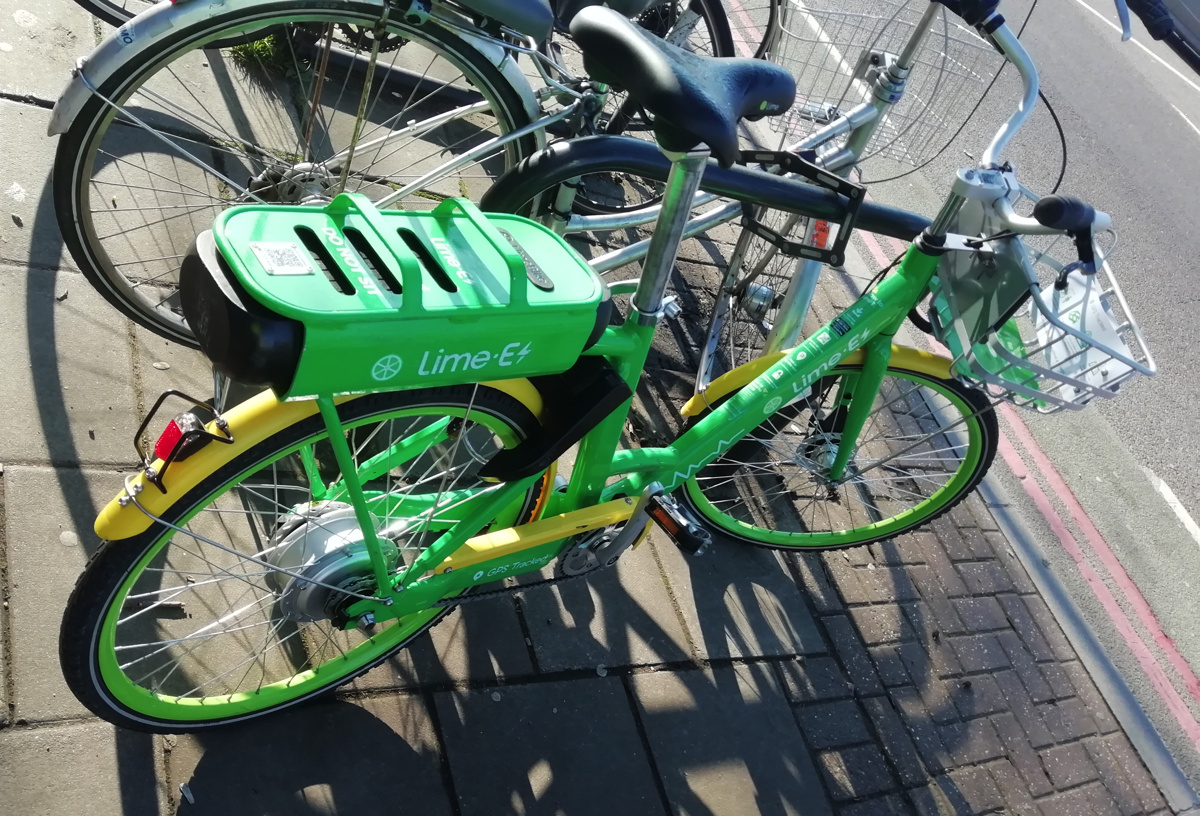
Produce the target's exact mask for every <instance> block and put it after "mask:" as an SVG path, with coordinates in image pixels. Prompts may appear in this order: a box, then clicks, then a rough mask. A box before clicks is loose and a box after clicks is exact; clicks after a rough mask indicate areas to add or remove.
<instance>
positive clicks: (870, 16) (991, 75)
mask: <svg viewBox="0 0 1200 816" xmlns="http://www.w3.org/2000/svg"><path fill="white" fill-rule="evenodd" d="M928 4H929V0H899V1H897V0H851V2H850V3H846V2H845V1H844V0H838V2H836V3H833V2H830V0H782V6H781V8H780V13H781V21H780V26H779V31H778V32H777V34H776V40H775V42H774V43H773V45H772V47H771V48H770V50H769V51H768V54H767V58H768V59H770V60H771V61H772V62H775V63H776V64H778V65H780V66H782V67H784V68H786V69H788V71H790V72H791V73H792V75H793V76H794V77H795V78H796V88H797V93H796V103H795V104H794V105H793V106H792V108H791V109H790V110H789V111H788V112H787V113H786V114H784V115H782V116H777V117H772V118H771V119H770V120H769V123H770V126H771V127H772V129H774V130H775V131H777V132H779V133H782V134H783V141H784V142H785V144H793V143H795V142H797V141H800V140H802V139H804V138H805V137H806V136H809V135H810V134H811V133H813V132H814V131H816V130H817V129H819V128H821V127H822V126H824V125H825V124H826V123H827V122H829V121H830V120H831V119H833V118H834V117H835V116H837V114H838V113H844V112H846V111H848V110H850V109H851V108H853V107H854V106H855V105H858V104H859V103H862V102H864V101H866V100H868V99H869V98H871V93H872V88H871V82H870V76H871V71H872V70H877V69H879V68H881V67H886V65H885V64H882V63H885V62H886V60H888V59H894V58H895V56H896V55H898V54H899V53H900V52H901V51H902V50H903V48H904V45H905V43H906V42H907V41H908V40H909V38H910V37H911V36H912V33H913V31H914V29H915V28H916V26H917V23H918V22H919V21H920V19H921V15H922V14H923V13H924V11H925V9H926V7H927V6H928ZM872 57H874V64H872ZM1003 65H1004V58H1003V56H1001V55H1000V54H999V53H998V52H997V51H996V50H995V49H994V48H992V47H991V45H989V44H988V43H987V42H986V41H984V40H983V39H982V38H981V37H980V36H979V35H978V34H976V33H975V31H974V29H971V28H969V27H967V26H966V25H965V24H964V23H963V22H962V21H961V20H960V19H959V18H958V17H956V16H955V15H954V14H952V13H949V12H947V11H946V10H945V9H944V8H943V9H942V10H941V16H940V18H939V19H937V20H935V21H934V23H933V26H932V28H931V29H930V30H929V32H928V34H927V35H926V37H925V40H924V42H923V43H922V45H921V47H920V49H919V50H918V51H917V54H916V58H915V61H914V63H913V66H912V69H911V73H910V75H909V77H908V82H907V85H906V87H905V92H904V97H903V98H902V99H901V100H900V101H899V102H897V103H895V104H893V105H891V106H890V107H889V108H888V109H887V113H886V117H885V118H884V120H883V121H882V122H881V123H880V125H879V127H878V128H877V130H876V131H875V134H874V136H873V137H872V140H871V142H870V143H869V144H868V145H867V147H866V149H865V150H864V151H863V153H862V154H861V155H860V157H859V158H860V161H863V160H866V159H869V158H871V157H872V156H881V157H886V158H890V159H893V160H895V161H898V162H903V163H907V164H912V165H914V166H921V165H923V164H925V163H926V162H928V161H929V160H930V159H932V158H933V156H935V155H936V154H937V153H938V152H939V151H940V150H942V149H943V148H944V147H945V145H946V144H947V142H949V141H950V140H951V139H952V138H953V137H954V135H955V134H956V133H957V132H958V130H959V129H960V128H961V127H962V125H963V123H964V122H965V121H966V120H967V118H968V117H969V116H970V115H971V112H972V111H973V110H974V109H975V107H976V105H977V104H978V103H979V101H980V99H981V98H982V97H983V94H984V93H985V92H986V90H987V88H988V86H989V85H990V84H991V82H992V81H993V80H994V79H995V77H996V74H997V73H998V72H999V71H1000V68H1001V67H1002V66H1003Z"/></svg>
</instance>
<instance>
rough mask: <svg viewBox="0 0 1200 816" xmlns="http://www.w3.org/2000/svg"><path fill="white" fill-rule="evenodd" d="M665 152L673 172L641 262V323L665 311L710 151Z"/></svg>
mask: <svg viewBox="0 0 1200 816" xmlns="http://www.w3.org/2000/svg"><path fill="white" fill-rule="evenodd" d="M663 153H664V154H666V156H667V158H669V159H670V160H671V173H670V175H669V176H668V177H667V187H666V190H665V191H664V192H663V201H662V209H661V210H660V211H659V214H658V220H657V221H655V222H654V234H653V235H651V236H650V246H649V248H648V249H647V251H646V260H645V261H643V262H642V276H641V279H640V280H639V281H638V287H637V291H635V292H634V293H633V302H632V305H633V312H634V315H635V316H636V319H637V321H638V322H639V323H641V324H642V325H653V324H654V323H655V322H656V321H657V320H658V316H659V313H660V312H661V311H662V302H663V293H664V292H666V290H667V283H668V282H669V281H670V279H671V270H672V269H673V268H674V266H675V259H676V257H678V255H679V244H680V243H681V242H682V241H683V230H684V227H686V226H687V220H688V216H689V215H691V212H692V201H693V199H695V197H696V190H697V189H699V187H700V179H701V178H702V177H703V176H704V165H705V164H706V163H707V162H708V154H709V151H708V147H707V146H705V145H698V146H697V147H696V148H695V149H693V150H690V151H688V152H686V153H680V152H675V151H669V150H663Z"/></svg>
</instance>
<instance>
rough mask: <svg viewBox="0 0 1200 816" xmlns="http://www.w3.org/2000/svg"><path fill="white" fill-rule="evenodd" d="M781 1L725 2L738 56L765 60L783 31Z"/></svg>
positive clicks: (731, 0) (735, 51)
mask: <svg viewBox="0 0 1200 816" xmlns="http://www.w3.org/2000/svg"><path fill="white" fill-rule="evenodd" d="M779 3H780V0H724V5H725V16H726V17H728V18H729V29H730V34H731V36H732V39H733V48H734V56H738V57H748V56H753V57H754V58H755V59H765V58H766V56H767V52H769V51H770V50H771V47H772V46H773V45H774V41H775V37H776V36H777V33H778V27H779Z"/></svg>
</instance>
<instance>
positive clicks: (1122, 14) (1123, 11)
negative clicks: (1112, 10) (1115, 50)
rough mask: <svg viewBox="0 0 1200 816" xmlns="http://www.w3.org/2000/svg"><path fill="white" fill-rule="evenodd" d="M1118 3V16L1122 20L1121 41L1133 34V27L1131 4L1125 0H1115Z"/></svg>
mask: <svg viewBox="0 0 1200 816" xmlns="http://www.w3.org/2000/svg"><path fill="white" fill-rule="evenodd" d="M1115 2H1116V4H1117V17H1119V18H1120V20H1121V42H1125V41H1126V40H1128V39H1129V38H1130V37H1132V36H1133V29H1132V28H1131V27H1130V22H1129V6H1128V5H1127V4H1126V3H1125V0H1115Z"/></svg>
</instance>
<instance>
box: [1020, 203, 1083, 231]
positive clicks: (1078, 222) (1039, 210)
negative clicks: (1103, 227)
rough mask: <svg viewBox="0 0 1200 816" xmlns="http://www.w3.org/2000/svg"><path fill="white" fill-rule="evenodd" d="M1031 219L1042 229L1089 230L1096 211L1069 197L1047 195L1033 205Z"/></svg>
mask: <svg viewBox="0 0 1200 816" xmlns="http://www.w3.org/2000/svg"><path fill="white" fill-rule="evenodd" d="M1033 217H1034V219H1035V220H1036V221H1037V222H1038V223H1039V224H1041V225H1042V226H1043V227H1050V229H1058V230H1062V231H1063V232H1079V231H1080V230H1089V231H1090V230H1091V228H1092V222H1093V221H1095V220H1096V210H1095V208H1094V207H1092V205H1091V204H1085V203H1084V202H1082V201H1080V200H1079V199H1078V198H1072V197H1071V196H1060V195H1049V196H1046V197H1045V198H1043V199H1042V200H1040V201H1039V202H1038V203H1037V204H1034V205H1033Z"/></svg>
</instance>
